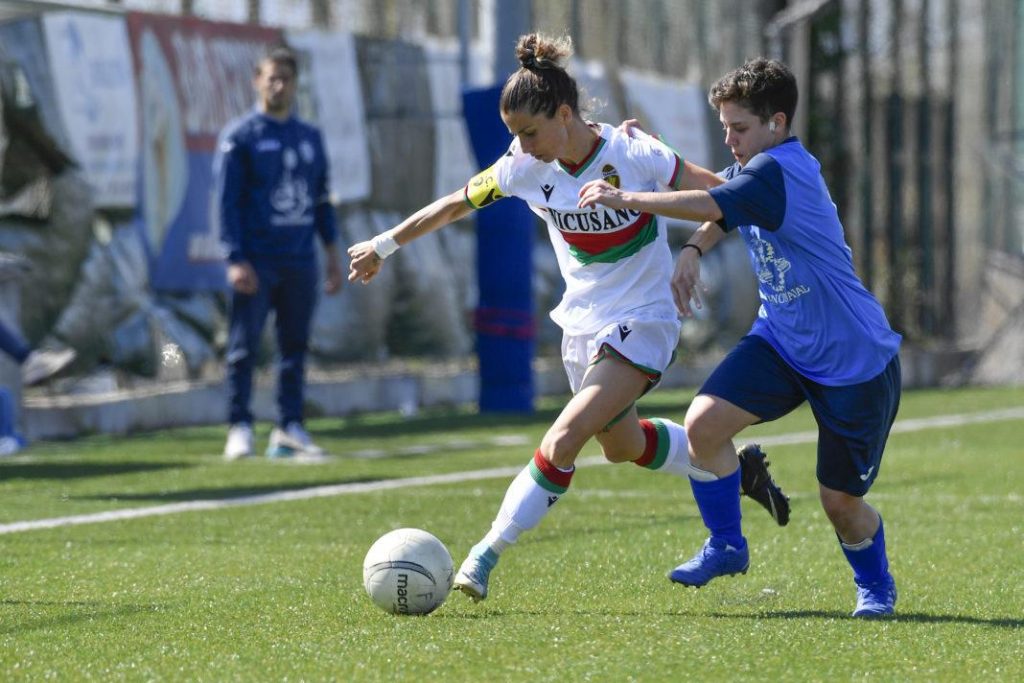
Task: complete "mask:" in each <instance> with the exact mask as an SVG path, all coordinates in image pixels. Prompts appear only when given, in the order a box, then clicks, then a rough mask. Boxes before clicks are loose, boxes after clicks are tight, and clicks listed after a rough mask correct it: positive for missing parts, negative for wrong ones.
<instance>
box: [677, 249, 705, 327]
mask: <svg viewBox="0 0 1024 683" xmlns="http://www.w3.org/2000/svg"><path fill="white" fill-rule="evenodd" d="M671 284H672V298H673V299H675V302H676V309H678V311H679V312H680V313H681V314H682V315H683V316H684V317H686V318H692V317H693V308H691V307H690V302H691V301H693V307H694V308H704V295H703V292H706V291H707V289H708V288H707V286H706V285H705V284H704V282H703V281H701V279H700V255H699V254H698V253H697V250H696V249H683V250H682V251H681V252H679V258H677V259H676V268H675V272H673V273H672V283H671Z"/></svg>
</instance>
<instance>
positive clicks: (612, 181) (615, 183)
mask: <svg viewBox="0 0 1024 683" xmlns="http://www.w3.org/2000/svg"><path fill="white" fill-rule="evenodd" d="M601 177H602V178H603V179H604V181H605V182H606V183H608V184H609V185H611V186H612V187H615V188H618V187H619V186H620V185H621V181H620V180H619V170H618V169H617V168H615V167H614V166H612V165H611V164H605V165H604V167H602V168H601Z"/></svg>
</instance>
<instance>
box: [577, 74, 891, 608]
mask: <svg viewBox="0 0 1024 683" xmlns="http://www.w3.org/2000/svg"><path fill="white" fill-rule="evenodd" d="M708 100H709V101H710V103H711V106H712V107H714V108H715V109H716V110H717V111H718V114H719V119H720V120H721V122H722V126H723V128H724V129H725V142H726V144H727V145H728V146H729V148H730V149H731V150H732V153H733V156H734V158H735V159H736V163H735V164H733V165H732V166H731V167H729V168H728V169H726V170H725V172H724V174H723V176H724V177H725V178H726V182H725V183H724V184H722V185H719V186H717V187H712V188H711V189H709V190H706V191H703V190H689V191H680V192H667V193H658V192H642V193H638V192H625V191H622V190H619V189H617V188H615V187H613V186H611V185H609V184H608V183H606V182H603V181H600V180H598V181H593V182H591V183H588V184H587V185H586V186H584V187H583V188H582V189H581V190H580V202H579V203H580V206H581V207H587V206H593V205H595V204H601V205H604V206H607V207H610V208H614V209H622V208H626V209H635V210H640V211H648V212H651V213H656V214H662V215H666V216H672V217H676V218H682V219H687V220H698V221H707V222H705V223H704V224H703V225H702V226H701V227H700V228H699V229H698V230H697V231H696V232H695V233H694V235H693V236H692V237H691V239H690V240H689V242H688V244H687V245H686V246H685V247H684V248H683V250H682V253H681V254H680V256H679V259H678V261H677V263H676V268H675V272H674V273H673V276H672V289H673V295H674V297H675V301H676V306H677V307H678V308H679V310H680V312H682V313H683V314H684V315H688V314H691V313H692V310H691V309H690V301H691V299H692V300H693V303H694V305H696V306H698V307H699V306H700V305H701V299H700V289H701V283H700V259H701V257H702V256H703V254H704V253H705V252H706V251H707V250H708V249H710V248H712V247H713V246H714V245H715V244H716V243H717V242H718V241H719V240H720V239H722V237H724V235H725V232H726V231H729V230H733V229H738V230H739V232H740V234H741V235H742V237H743V239H744V241H745V242H746V244H747V248H748V250H749V252H750V260H751V264H752V265H753V267H754V272H755V274H756V275H757V279H758V288H759V295H760V299H761V307H760V310H759V311H758V316H757V320H756V321H755V322H754V325H753V327H752V328H751V330H750V332H749V334H747V336H745V337H743V339H741V340H740V341H739V343H738V344H737V345H736V347H735V348H734V349H733V350H732V351H731V352H730V353H729V354H728V355H727V356H726V357H725V358H724V359H723V360H722V362H721V363H720V364H719V365H718V367H717V368H716V369H715V371H714V372H713V373H712V374H711V376H710V377H709V378H708V379H707V381H706V382H705V383H704V385H703V386H702V387H701V388H700V391H699V392H698V395H697V396H696V398H695V399H694V400H693V402H692V403H691V405H690V408H689V410H688V411H687V413H686V421H685V428H686V432H687V435H688V436H689V448H690V460H691V469H690V484H691V487H692V489H693V495H694V498H695V499H696V501H697V506H698V508H699V510H700V513H701V516H702V517H703V519H704V524H705V526H707V528H708V529H709V531H710V538H709V539H708V540H707V541H706V542H705V544H704V546H703V547H702V548H701V550H700V551H699V552H698V553H697V555H696V556H694V557H693V559H691V560H690V561H688V562H686V563H684V564H682V565H680V566H678V567H676V569H674V570H673V571H672V572H670V574H669V578H670V579H671V580H672V581H675V582H677V583H681V584H684V585H687V586H703V585H704V584H706V583H708V582H709V581H710V580H711V579H713V578H715V577H718V576H723V575H732V574H736V573H745V572H746V570H747V567H748V566H749V553H748V549H747V541H746V539H745V538H744V536H743V532H742V529H741V524H740V504H739V496H738V494H737V491H738V485H737V479H738V477H739V476H740V473H739V470H738V464H737V460H736V451H735V450H734V448H733V445H732V438H733V437H734V436H735V435H736V434H738V433H739V432H740V431H742V430H743V429H744V428H746V427H748V426H749V425H752V424H756V423H758V422H767V421H770V420H775V419H778V418H779V417H782V416H783V415H786V414H787V413H789V412H791V411H792V410H793V409H795V408H796V407H797V406H799V405H800V404H802V403H803V402H804V401H807V402H808V403H809V404H810V406H811V410H812V411H813V413H814V417H815V420H816V421H817V423H818V464H817V478H818V489H819V497H820V499H821V504H822V507H823V508H824V510H825V514H826V515H827V516H828V518H829V521H831V522H832V526H833V527H834V528H835V531H836V535H837V536H838V539H839V544H840V546H841V547H842V550H843V553H844V554H845V556H846V559H847V561H848V562H849V563H850V566H851V567H852V568H853V578H854V583H855V584H856V587H857V606H856V608H855V610H854V612H853V616H855V617H877V616H884V615H890V614H892V613H893V611H894V606H895V603H896V584H895V582H894V580H893V577H892V575H891V574H890V573H889V562H888V558H887V555H886V551H885V532H884V528H883V525H882V518H881V516H880V515H879V514H878V512H877V511H876V510H875V509H874V508H873V507H872V506H870V505H869V504H868V503H867V502H866V501H865V500H864V495H865V494H866V493H867V492H868V489H870V488H871V485H872V484H873V483H874V481H875V479H876V477H877V476H878V472H879V469H880V467H881V464H882V451H883V450H884V448H885V442H886V440H887V438H888V435H889V430H890V428H891V427H892V423H893V421H894V420H895V418H896V411H897V408H898V406H899V399H900V362H899V356H898V351H899V346H900V339H901V337H900V335H899V334H897V333H896V332H894V331H893V330H892V329H891V327H890V326H889V323H888V321H887V320H886V317H885V313H884V311H883V310H882V307H881V305H880V304H879V303H878V301H877V300H876V299H875V298H874V296H872V295H871V293H870V292H868V291H867V289H865V287H864V286H863V284H862V283H861V282H860V280H859V279H858V277H857V275H856V274H855V272H854V267H853V260H852V257H851V253H850V248H849V247H848V246H847V245H846V242H845V240H844V237H843V227H842V225H841V223H840V222H839V217H838V214H837V211H836V207H835V205H834V204H833V202H832V199H831V197H830V196H829V193H828V189H827V188H826V186H825V181H824V180H823V178H822V176H821V165H820V164H819V163H818V161H817V159H815V158H814V157H813V156H812V155H811V154H810V153H809V152H808V151H807V150H806V149H805V148H804V147H803V145H802V144H801V143H800V141H799V140H798V139H797V138H796V137H795V136H793V135H792V134H791V132H790V129H791V126H792V122H793V113H794V111H795V110H796V103H797V85H796V79H795V78H794V77H793V74H792V73H791V72H790V70H789V69H788V68H787V67H786V65H785V64H783V63H781V62H778V61H775V60H767V59H764V58H757V59H754V60H751V61H748V62H747V63H746V64H744V65H743V66H742V67H740V68H738V69H735V70H733V71H731V72H729V73H728V74H726V75H725V76H724V77H722V78H721V79H720V80H719V81H718V82H717V83H716V84H715V85H714V86H713V87H712V88H711V91H710V93H709V96H708Z"/></svg>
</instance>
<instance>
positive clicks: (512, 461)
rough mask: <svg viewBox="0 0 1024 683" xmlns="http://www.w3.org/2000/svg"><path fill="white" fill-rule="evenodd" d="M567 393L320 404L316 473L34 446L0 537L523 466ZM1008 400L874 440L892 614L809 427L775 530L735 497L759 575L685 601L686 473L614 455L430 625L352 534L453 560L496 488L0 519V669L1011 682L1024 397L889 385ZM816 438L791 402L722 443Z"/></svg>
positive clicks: (920, 403)
mask: <svg viewBox="0 0 1024 683" xmlns="http://www.w3.org/2000/svg"><path fill="white" fill-rule="evenodd" d="M691 395H692V392H689V391H674V392H672V391H663V392H662V391H659V392H655V393H654V394H653V395H651V396H650V397H648V398H647V399H645V401H644V402H643V403H642V405H641V408H642V410H641V412H642V413H643V414H645V415H649V416H663V417H669V418H672V419H675V420H677V421H680V420H681V419H682V416H683V414H684V412H685V406H686V404H687V402H688V400H689V398H690V396H691ZM560 405H561V404H560V402H559V401H556V400H545V401H544V402H542V404H541V407H540V409H539V410H538V412H537V414H536V415H533V416H529V417H505V416H497V417H496V416H479V415H473V414H469V413H468V412H465V411H462V412H429V413H424V414H421V415H419V416H416V417H414V418H412V419H402V418H401V417H400V416H398V415H367V416H360V417H355V418H351V419H345V420H339V419H328V418H325V419H318V420H314V421H312V422H311V424H310V425H309V426H310V428H311V431H312V432H313V433H314V434H316V435H317V436H318V437H319V440H320V442H321V443H322V445H324V446H325V447H327V449H328V450H329V451H331V452H332V453H334V454H336V457H335V458H334V459H332V460H331V461H330V462H328V463H322V464H312V465H299V464H295V463H281V462H271V461H267V460H265V459H263V458H257V459H252V460H249V461H245V462H240V463H225V462H223V461H222V459H221V458H220V455H219V452H220V449H221V447H222V445H223V436H224V430H223V428H194V429H178V430H170V431H164V432H159V433H151V434H141V435H136V436H132V437H130V438H110V437H99V436H96V437H89V438H84V439H80V440H77V441H72V442H63V443H42V444H36V445H34V446H33V447H32V448H31V449H29V450H27V451H26V452H25V454H24V455H19V456H16V457H13V458H7V459H4V460H0V527H3V528H5V529H7V528H8V527H9V526H10V525H12V524H14V523H17V522H26V521H32V520H43V519H51V518H62V517H68V518H72V519H73V518H75V517H76V516H80V515H89V514H95V513H101V512H108V511H118V510H130V509H139V508H150V507H154V506H166V505H172V504H177V503H187V502H189V501H208V502H212V501H220V500H225V499H235V500H237V499H238V498H239V497H245V496H259V495H261V494H268V493H273V492H277V491H301V490H304V489H309V488H310V487H316V486H323V485H337V484H350V483H357V482H367V483H369V482H378V481H386V480H392V479H400V478H407V477H416V476H425V475H436V474H451V473H459V472H466V471H478V470H488V469H494V468H503V467H504V468H508V467H520V466H523V465H525V464H526V463H527V462H528V460H529V458H530V456H531V454H532V452H533V449H534V447H535V446H536V444H537V442H538V441H539V439H540V437H541V435H542V434H543V432H544V430H545V428H546V427H547V425H548V424H549V423H550V421H551V419H552V418H553V416H554V415H555V413H556V411H557V409H558V407H559V406H560ZM1014 408H1016V409H1018V412H1017V417H1005V416H1004V417H1003V418H1001V419H995V420H990V421H979V422H973V423H969V424H962V425H959V426H941V425H936V424H931V425H930V426H926V427H925V428H919V429H913V430H909V431H898V432H896V433H894V434H893V435H892V437H891V438H890V441H889V448H888V450H887V453H886V457H885V460H884V461H883V468H882V472H881V475H880V477H879V480H878V482H877V483H876V485H875V487H874V488H873V489H872V491H871V493H870V495H869V497H868V500H869V501H871V502H872V503H873V504H875V505H876V506H877V507H878V508H879V509H880V511H881V512H882V514H883V516H884V517H885V520H886V534H887V540H888V545H889V550H890V559H891V562H892V571H893V574H894V575H895V577H896V580H897V583H898V587H899V593H900V597H899V602H898V603H897V612H898V616H897V618H895V619H892V620H886V621H874V622H872V621H859V620H852V619H850V618H849V617H848V614H849V612H850V611H851V610H852V608H853V604H854V590H853V584H852V580H851V577H850V571H849V568H848V567H847V565H846V563H845V561H844V559H843V557H842V554H841V552H840V550H839V547H838V545H837V543H836V539H835V536H834V534H833V533H832V531H831V528H830V526H829V524H828V522H827V520H826V519H825V517H824V515H823V513H822V512H821V509H820V506H819V504H818V500H817V486H816V482H815V478H814V457H815V456H814V452H815V451H814V445H813V444H812V443H808V442H806V441H804V442H802V443H795V444H791V445H773V446H769V447H766V450H767V451H768V454H769V458H770V460H771V462H772V471H773V473H774V474H775V476H776V478H777V479H778V480H779V481H780V482H781V483H782V485H783V486H784V488H785V489H786V491H787V492H788V493H789V494H790V495H791V497H792V503H793V518H792V521H791V522H790V524H789V526H787V527H785V528H779V527H777V526H775V525H774V523H773V522H772V521H771V519H770V518H769V517H768V515H767V514H766V513H764V512H763V511H762V510H761V509H760V508H758V507H757V506H756V505H755V504H754V503H752V502H751V501H746V500H745V501H744V502H743V512H744V528H745V532H746V534H747V537H748V539H749V542H750V546H751V567H750V571H749V572H748V574H747V575H746V576H737V577H732V578H721V579H717V580H716V581H714V582H712V583H711V584H710V585H708V586H707V587H705V588H702V589H699V590H696V589H686V588H683V587H681V586H676V585H673V584H671V583H670V582H669V581H668V580H667V579H666V578H665V572H666V571H667V570H669V569H671V568H672V567H674V566H675V565H676V564H678V563H679V562H681V561H683V560H685V559H688V558H689V556H690V555H691V554H692V553H693V552H694V551H695V550H696V549H697V548H698V547H699V546H700V544H701V542H702V541H703V538H704V529H703V526H702V524H701V521H700V518H699V516H698V513H697V509H696V506H695V505H694V502H693V497H692V495H691V493H690V490H689V486H688V484H687V483H686V482H685V481H683V480H681V479H678V478H675V477H672V476H668V475H660V474H656V473H651V472H649V471H646V470H642V469H641V468H638V467H634V466H632V465H618V466H598V465H595V464H591V465H587V466H583V467H581V468H580V470H579V472H578V473H577V474H576V477H575V478H574V480H573V485H572V488H571V489H570V491H569V494H568V495H567V496H565V497H564V499H563V500H562V501H561V502H560V503H559V504H558V506H557V507H556V508H555V509H554V510H553V511H552V513H551V514H550V515H549V516H548V517H547V518H546V519H545V520H544V522H543V523H542V524H541V526H540V527H539V528H538V529H536V530H535V531H533V532H530V533H528V534H526V535H524V537H523V538H522V539H521V540H520V542H519V543H518V544H517V545H516V546H514V547H512V548H511V549H509V550H508V551H507V552H506V553H505V555H504V556H503V558H502V561H501V563H500V564H499V565H498V567H497V569H496V570H495V572H494V573H493V574H492V578H491V591H492V592H491V596H490V597H489V598H488V599H487V600H486V601H484V602H482V603H480V604H473V603H472V602H470V601H469V600H468V599H467V598H465V597H464V596H462V595H460V594H453V595H451V596H450V597H449V598H448V600H447V602H446V603H445V604H444V605H442V606H441V607H440V608H439V609H438V610H437V611H436V612H435V613H433V614H431V615H429V616H426V617H394V616H391V615H388V614H385V613H383V612H381V611H379V610H378V609H377V608H376V607H374V605H373V604H372V603H371V602H370V600H369V599H368V598H367V597H366V595H365V594H364V592H363V588H362V560H363V556H364V554H365V553H366V550H367V548H369V546H370V545H371V543H372V542H373V541H374V540H375V539H376V538H377V537H379V536H380V535H381V534H383V533H385V532H387V531H390V530H391V529H394V528H398V527H401V526H413V527H420V528H424V529H427V530H429V531H431V532H432V533H434V534H435V535H437V536H438V537H439V538H441V540H443V541H444V542H445V543H446V545H447V546H448V548H449V550H450V551H451V552H452V555H453V558H454V560H455V563H456V566H457V565H458V563H459V562H461V560H462V558H463V556H464V554H465V552H466V551H467V550H468V548H469V547H470V546H471V545H472V544H473V543H475V542H476V541H477V540H478V539H479V538H480V537H481V536H482V535H483V533H484V532H485V531H486V530H487V528H488V526H489V525H490V522H491V519H492V517H493V515H494V513H495V511H496V509H497V506H498V504H499V503H500V501H501V497H502V495H503V494H504V491H505V488H506V486H507V485H508V482H509V480H510V476H507V475H505V476H497V477H491V478H480V479H476V480H471V481H449V482H447V483H440V484H431V485H418V486H410V487H406V488H395V489H392V490H370V491H363V492H353V493H345V494H343V495H334V496H328V497H321V498H311V499H305V500H295V501H285V502H272V503H265V504H256V505H236V506H229V507H223V508H217V509H209V510H202V511H181V512H177V513H172V514H162V515H155V516H149V517H144V518H140V519H128V520H116V521H107V522H96V523H89V524H67V525H63V526H57V527H55V528H51V529H34V530H24V531H16V532H7V533H3V534H0V549H2V551H0V680H4V681H20V680H24V681H38V680H46V679H55V680H100V681H110V680H159V681H177V680H183V681H184V680H188V681H225V680H238V681H257V680H259V681H263V680H266V681H284V680H289V681H292V680H307V681H319V680H337V681H406V680H408V681H411V680H419V681H471V680H495V681H531V682H532V681H560V682H567V681H587V680H593V681H670V680H708V681H719V680H721V681H736V680H759V681H766V680H798V681H803V680H821V681H837V680H839V681H847V680H893V681H905V680H921V681H947V680H948V681H960V680H983V681H1002V680H1005V681H1020V680H1024V569H1022V567H1021V563H1022V560H1024V417H1022V416H1021V414H1020V409H1022V408H1024V388H1004V389H969V390H955V391H953V390H950V391H921V392H908V393H906V394H905V395H904V400H903V405H902V407H901V411H900V417H899V421H908V420H918V419H920V418H929V417H935V416H941V415H954V414H956V415H963V414H977V415H991V414H992V413H993V412H996V411H1004V414H1005V412H1006V411H1007V409H1014ZM909 424H914V423H909ZM917 424H918V425H920V422H918V423H917ZM813 429H814V423H813V419H812V417H811V415H810V413H809V412H807V411H806V410H800V411H798V412H796V413H795V414H793V415H791V416H789V417H787V418H786V419H783V420H780V421H778V422H775V423H771V424H768V425H761V426H758V427H755V428H753V429H751V430H749V431H748V432H747V433H745V434H744V435H741V442H742V441H757V440H765V441H767V442H768V443H771V440H772V438H775V437H778V436H779V435H785V434H793V433H801V432H808V431H811V430H813ZM257 431H258V436H259V437H260V441H261V445H265V443H266V437H267V432H268V431H269V426H262V427H261V428H260V429H258V430H257ZM597 453H598V449H597V447H596V445H594V444H591V445H590V446H588V447H587V448H586V449H585V450H584V453H583V455H584V456H592V455H596V454H597ZM165 510H166V509H165Z"/></svg>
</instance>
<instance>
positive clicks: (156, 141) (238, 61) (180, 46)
mask: <svg viewBox="0 0 1024 683" xmlns="http://www.w3.org/2000/svg"><path fill="white" fill-rule="evenodd" d="M126 21H127V26H128V37H129V40H130V43H131V55H132V60H133V63H134V67H135V80H136V88H137V91H138V102H139V107H138V110H139V120H140V128H141V135H140V140H141V142H140V144H141V150H140V159H141V164H140V167H141V176H142V177H141V182H140V183H138V194H139V197H138V206H139V212H140V218H141V220H140V224H141V225H142V228H143V232H144V236H145V240H146V243H147V245H148V247H149V250H150V255H151V262H150V264H151V268H150V283H151V285H152V287H153V288H154V289H157V290H170V291H197V290H214V289H223V288H224V287H226V282H225V277H224V259H223V252H222V248H221V245H220V231H219V228H218V224H217V222H216V220H215V214H216V212H215V211H214V210H213V207H214V205H213V202H212V199H213V195H212V188H213V187H214V178H213V169H212V163H213V155H214V152H215V151H216V147H217V137H218V135H219V134H220V132H221V130H222V129H223V128H224V126H225V125H227V124H228V123H229V122H230V121H231V120H233V119H235V118H237V117H239V116H241V115H242V114H244V113H245V112H247V111H248V110H249V109H251V108H252V107H253V105H254V103H255V97H256V96H255V92H254V91H253V87H252V77H253V67H254V66H255V64H256V63H257V62H258V61H259V59H260V57H261V56H262V55H263V54H264V53H265V52H266V50H267V47H268V46H269V45H271V44H274V43H279V42H281V38H282V35H281V32H280V31H279V30H277V29H272V28H266V27H262V26H251V25H243V24H228V23H220V22H208V21H200V20H197V19H194V18H179V17H171V16H162V15H152V14H144V13H128V14H127V15H126Z"/></svg>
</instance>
